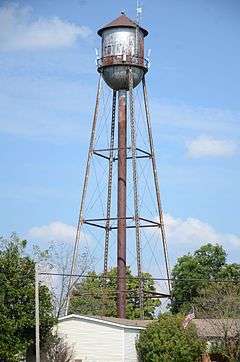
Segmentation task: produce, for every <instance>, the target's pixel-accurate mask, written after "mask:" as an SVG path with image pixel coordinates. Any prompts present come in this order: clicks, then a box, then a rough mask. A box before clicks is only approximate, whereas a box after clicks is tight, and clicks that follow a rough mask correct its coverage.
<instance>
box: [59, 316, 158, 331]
mask: <svg viewBox="0 0 240 362" xmlns="http://www.w3.org/2000/svg"><path fill="white" fill-rule="evenodd" d="M70 319H78V320H86V321H89V322H95V323H102V324H105V325H112V326H118V327H123V328H128V329H144V328H146V326H147V325H148V324H149V323H150V322H152V320H140V319H134V320H131V319H123V318H114V317H100V316H83V315H78V314H69V315H67V316H65V317H60V318H59V322H62V321H65V320H70Z"/></svg>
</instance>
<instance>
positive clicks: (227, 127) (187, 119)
mask: <svg viewBox="0 0 240 362" xmlns="http://www.w3.org/2000/svg"><path fill="white" fill-rule="evenodd" d="M151 103H152V107H151V108H152V114H153V120H154V119H155V120H156V122H157V124H156V125H158V126H159V125H160V127H161V126H163V129H162V131H164V129H166V128H167V127H169V126H170V127H174V130H175V133H176V130H177V137H178V138H179V135H180V133H181V131H186V130H187V131H198V132H199V131H200V132H204V133H210V132H211V133H212V132H217V133H218V134H224V135H226V134H228V135H229V134H235V136H236V134H239V121H240V112H239V111H235V110H229V109H224V108H211V107H200V106H191V105H190V104H181V103H180V104H174V103H170V102H167V101H161V100H159V99H153V100H152V102H151ZM167 132H168V133H169V130H167Z"/></svg>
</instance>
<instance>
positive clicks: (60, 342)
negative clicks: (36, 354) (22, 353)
mask: <svg viewBox="0 0 240 362" xmlns="http://www.w3.org/2000/svg"><path fill="white" fill-rule="evenodd" d="M73 354H74V353H73V348H72V347H70V346H69V345H68V344H67V342H66V341H64V339H63V338H61V337H59V336H58V335H57V334H55V335H53V336H51V338H50V339H49V340H48V341H47V342H45V344H44V347H43V349H42V351H41V361H42V362H71V361H73Z"/></svg>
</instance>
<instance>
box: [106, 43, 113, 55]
mask: <svg viewBox="0 0 240 362" xmlns="http://www.w3.org/2000/svg"><path fill="white" fill-rule="evenodd" d="M111 52H112V47H111V45H108V46H107V55H110V54H111Z"/></svg>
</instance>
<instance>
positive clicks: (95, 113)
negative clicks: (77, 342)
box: [65, 74, 102, 315]
mask: <svg viewBox="0 0 240 362" xmlns="http://www.w3.org/2000/svg"><path fill="white" fill-rule="evenodd" d="M101 86H102V76H101V74H100V77H99V81H98V88H97V96H96V105H95V110H94V116H93V124H92V132H91V138H90V145H89V149H88V158H87V165H86V170H85V176H84V184H83V191H82V198H81V204H80V211H79V218H78V225H77V232H76V238H75V243H74V248H73V256H72V264H71V270H70V275H71V276H70V278H69V283H68V291H67V301H66V311H65V315H67V314H68V308H69V302H70V297H71V292H72V289H73V286H74V284H75V283H76V281H75V283H73V282H72V278H73V277H72V274H74V270H75V268H76V262H77V251H78V245H79V241H80V232H81V227H82V223H83V211H84V206H85V200H86V194H87V189H88V179H89V174H90V166H91V160H92V157H93V151H94V149H93V148H94V142H95V137H96V125H97V118H98V110H99V100H100V94H101Z"/></svg>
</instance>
